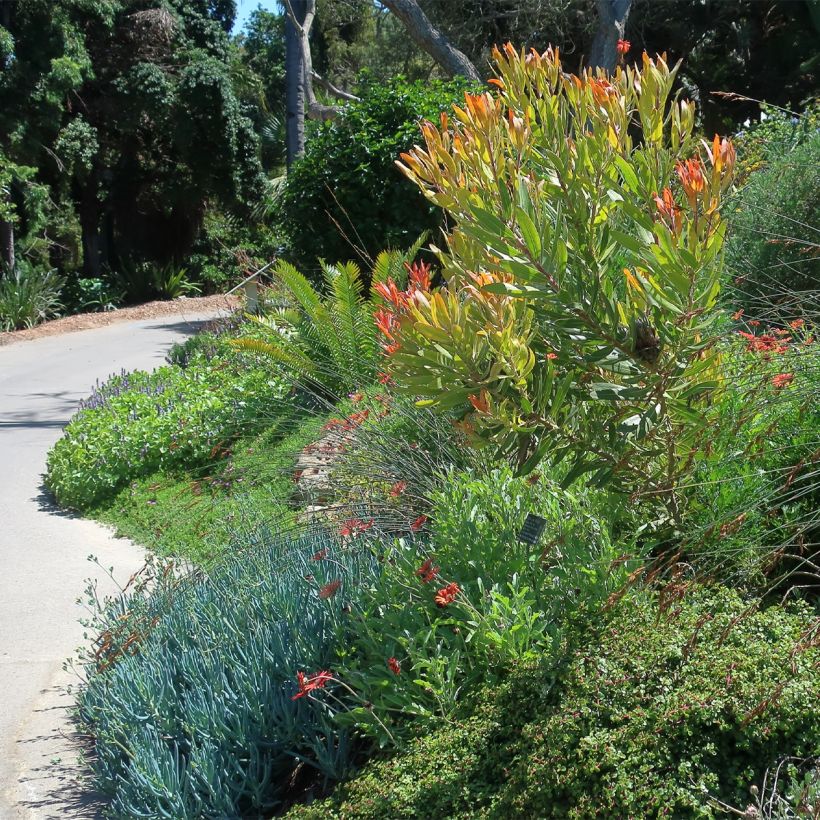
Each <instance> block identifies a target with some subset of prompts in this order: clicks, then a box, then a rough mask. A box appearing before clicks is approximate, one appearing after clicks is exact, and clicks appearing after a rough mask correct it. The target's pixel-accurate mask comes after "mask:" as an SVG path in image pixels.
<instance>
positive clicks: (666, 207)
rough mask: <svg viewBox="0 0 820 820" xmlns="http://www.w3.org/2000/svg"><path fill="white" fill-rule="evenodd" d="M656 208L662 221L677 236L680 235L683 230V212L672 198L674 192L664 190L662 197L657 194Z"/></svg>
mask: <svg viewBox="0 0 820 820" xmlns="http://www.w3.org/2000/svg"><path fill="white" fill-rule="evenodd" d="M654 199H655V207H656V208H657V209H658V213H659V214H660V216H661V220H662V221H663V223H664V224H665V225H666V227H667V228H669V230H670V231H672V233H674V234H675V235H676V236H677V235H678V234H680V232H681V230H682V228H683V221H682V219H681V211H680V207H679V206H678V204H677V202H675V198H674V197H673V196H672V191H671V190H669V188H664V189H663V193H662V195H661V196H658V195H657V194H655V196H654Z"/></svg>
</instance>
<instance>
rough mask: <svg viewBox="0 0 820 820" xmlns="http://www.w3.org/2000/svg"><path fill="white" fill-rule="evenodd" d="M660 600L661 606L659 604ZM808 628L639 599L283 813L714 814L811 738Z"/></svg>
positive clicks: (780, 614) (745, 609)
mask: <svg viewBox="0 0 820 820" xmlns="http://www.w3.org/2000/svg"><path fill="white" fill-rule="evenodd" d="M661 603H662V599H661ZM816 628H817V622H816V619H815V617H814V614H813V613H812V611H811V610H810V609H809V608H808V607H807V606H805V605H803V606H794V607H790V608H787V609H785V608H780V607H772V608H770V609H767V610H763V611H759V612H755V613H754V614H750V611H749V602H748V601H744V600H743V599H742V598H741V597H740V596H739V595H738V594H737V593H736V592H733V591H728V590H724V589H719V588H717V589H713V590H709V591H700V592H698V593H697V594H694V595H692V596H689V597H686V598H685V599H683V600H682V601H679V602H676V603H674V604H673V605H672V606H666V607H665V606H659V600H658V599H656V598H655V596H654V595H651V594H648V593H636V594H634V595H633V596H631V597H630V598H628V599H627V600H626V601H624V602H622V603H621V604H620V605H619V606H618V608H617V609H616V610H615V611H614V612H613V613H612V614H611V616H610V618H609V619H608V622H606V623H604V624H602V625H601V626H600V627H599V628H598V629H597V630H592V629H587V630H583V629H579V630H578V631H577V632H576V633H575V635H574V638H573V641H572V642H571V644H569V645H568V646H567V649H568V652H567V656H566V659H565V662H564V664H563V665H562V666H561V667H559V668H558V669H557V670H556V669H553V668H549V667H548V668H546V669H545V668H543V667H540V666H538V665H531V664H530V665H524V666H522V667H520V668H518V669H516V670H515V671H513V672H512V673H511V674H510V676H509V678H508V680H507V681H506V682H505V683H504V684H502V685H501V686H500V687H498V688H488V689H486V690H485V691H484V692H483V693H482V694H481V695H480V696H478V697H476V698H475V699H471V700H470V701H469V702H467V703H466V704H465V711H464V713H463V715H462V716H461V717H460V718H458V719H456V720H453V721H450V722H447V723H442V725H441V726H440V728H438V729H437V730H436V731H434V732H430V733H427V734H424V735H421V736H419V737H418V738H417V739H415V740H413V741H412V742H411V743H410V744H409V747H408V748H407V749H406V750H405V751H403V752H400V753H398V754H396V755H394V756H392V757H389V758H387V759H383V760H377V761H374V762H371V763H370V764H369V765H368V766H366V767H365V769H364V770H363V771H362V773H361V774H359V775H358V776H357V777H356V778H354V779H353V780H352V781H351V782H349V783H346V784H343V785H340V786H339V787H337V789H336V792H335V793H334V795H333V796H332V798H331V799H330V800H326V801H322V802H318V803H315V804H314V805H313V806H307V807H304V806H300V807H295V808H293V809H292V810H291V812H290V813H289V814H288V816H289V817H293V818H296V817H299V818H319V817H322V818H326V817H344V818H377V817H378V818H381V817H415V816H420V817H454V818H475V817H591V816H611V817H656V816H672V817H716V816H722V810H721V809H719V808H718V807H717V806H716V805H715V804H714V803H713V802H712V800H711V798H718V799H720V800H723V801H725V802H727V803H730V804H733V805H736V806H739V807H741V809H743V808H745V806H746V805H748V803H749V802H750V799H749V787H750V786H752V785H754V784H757V785H760V784H761V783H762V780H763V776H764V773H765V771H766V769H767V768H769V767H772V766H774V765H776V764H777V763H778V762H779V760H781V759H782V758H784V757H786V756H789V755H794V756H797V757H808V756H810V755H813V754H815V753H816V751H817V749H818V744H820V718H819V717H818V715H817V713H816V711H815V710H811V709H808V710H807V709H806V704H807V703H812V702H814V701H815V700H816V699H817V697H818V696H820V674H819V673H818V665H817V662H818V659H820V647H818V646H817V643H816V641H813V640H812V637H811V636H812V635H814V634H816Z"/></svg>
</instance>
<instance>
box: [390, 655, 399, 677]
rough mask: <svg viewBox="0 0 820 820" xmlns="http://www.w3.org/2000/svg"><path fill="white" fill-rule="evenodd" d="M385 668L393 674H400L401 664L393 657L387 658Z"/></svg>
mask: <svg viewBox="0 0 820 820" xmlns="http://www.w3.org/2000/svg"><path fill="white" fill-rule="evenodd" d="M387 668H388V669H389V670H390V671H391V672H392V673H393V674H394V675H400V674H401V664H400V663H399V662H398V661H397V660H396V659H395V658H388V659H387Z"/></svg>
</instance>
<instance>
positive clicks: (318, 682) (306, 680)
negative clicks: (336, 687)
mask: <svg viewBox="0 0 820 820" xmlns="http://www.w3.org/2000/svg"><path fill="white" fill-rule="evenodd" d="M331 680H333V673H332V672H328V671H327V670H325V671H322V672H317V673H316V674H315V675H310V676H309V677H308V676H307V675H305V673H304V672H297V673H296V683H297V685H298V686H299V691H298V692H297V693H296V694H295V695H294V696H293V697H292V698H291V700H297V699H298V698H302V697H304V696H305V695H307V694H308V692H312V691H313V690H314V689H324V688H325V684H326V683H327V682H328V681H331Z"/></svg>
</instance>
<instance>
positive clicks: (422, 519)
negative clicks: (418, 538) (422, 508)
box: [410, 515, 427, 532]
mask: <svg viewBox="0 0 820 820" xmlns="http://www.w3.org/2000/svg"><path fill="white" fill-rule="evenodd" d="M426 523H427V516H426V515H420V516H419V517H418V518H417V519H416V520H415V521H414V522H413V523H412V524H411V525H410V529H411V530H412V531H413V532H418V531H419V530H420V529H421V528H422V527H423V526H424V525H425V524H426Z"/></svg>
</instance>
